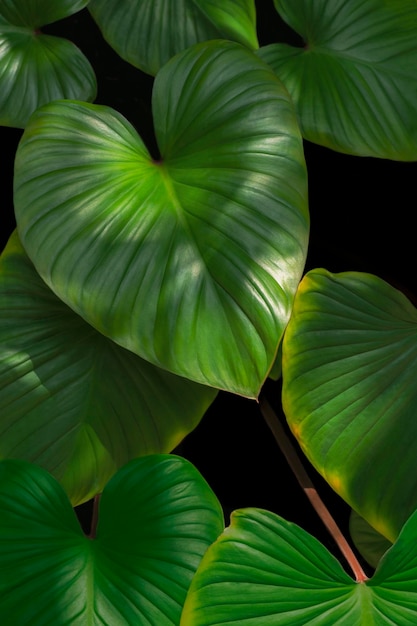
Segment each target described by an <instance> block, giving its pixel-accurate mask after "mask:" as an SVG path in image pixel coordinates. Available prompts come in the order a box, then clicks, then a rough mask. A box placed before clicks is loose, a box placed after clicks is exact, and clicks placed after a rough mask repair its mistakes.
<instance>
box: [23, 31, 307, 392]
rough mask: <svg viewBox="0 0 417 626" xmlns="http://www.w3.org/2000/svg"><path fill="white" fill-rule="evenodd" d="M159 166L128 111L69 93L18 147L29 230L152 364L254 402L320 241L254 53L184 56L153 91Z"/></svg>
mask: <svg viewBox="0 0 417 626" xmlns="http://www.w3.org/2000/svg"><path fill="white" fill-rule="evenodd" d="M153 111H154V120H155V132H156V136H157V140H158V144H159V149H160V151H161V154H162V159H161V161H157V162H155V161H154V160H153V159H152V158H151V157H150V155H149V153H148V151H147V149H146V147H145V146H144V144H143V142H142V141H141V139H140V137H139V136H138V134H137V133H136V131H135V130H134V129H133V128H132V126H131V125H130V124H129V123H128V122H127V121H126V120H125V119H124V118H123V117H122V116H121V115H119V114H117V113H116V112H115V111H114V110H111V109H109V108H107V107H102V106H96V105H89V104H86V103H77V102H57V103H52V104H51V105H48V106H46V107H44V108H42V109H41V110H39V111H37V113H36V114H35V115H34V116H33V118H32V120H31V123H30V125H29V126H28V128H27V129H26V132H25V133H24V135H23V138H22V141H21V143H20V145H19V148H18V152H17V158H16V168H15V209H16V216H17V223H18V229H19V234H20V236H21V238H22V242H23V245H24V246H25V249H26V250H27V252H28V254H29V256H30V257H31V259H32V261H33V262H34V264H35V266H36V268H37V270H38V271H39V273H40V274H41V276H42V277H43V279H44V280H45V281H46V282H47V284H48V285H50V286H51V287H52V289H53V290H54V291H55V292H56V293H57V295H58V296H59V297H60V298H62V299H63V300H64V301H65V302H66V303H67V304H69V305H70V306H71V307H73V308H74V310H75V311H76V312H77V313H79V314H80V315H82V316H83V317H84V318H85V319H86V320H87V321H88V322H89V323H91V324H92V325H93V326H95V327H96V328H97V329H98V330H99V331H100V332H102V333H104V334H105V335H108V336H110V337H112V338H113V339H114V340H115V341H116V342H117V343H119V344H120V345H122V346H124V347H126V348H128V349H129V350H132V351H133V352H136V353H137V354H138V355H140V356H141V357H143V358H144V359H147V360H148V361H150V362H151V363H154V364H155V365H158V366H160V367H163V368H166V369H167V370H169V371H172V372H173V373H176V374H179V375H181V376H184V377H186V378H189V379H191V380H194V381H196V382H199V383H203V384H207V385H211V386H213V387H218V388H222V389H226V390H228V391H231V392H235V393H239V394H242V395H245V396H250V397H255V396H256V395H257V394H258V392H259V389H260V387H261V385H262V383H263V381H264V380H265V378H266V376H267V375H268V372H269V370H270V368H271V367H272V364H273V362H274V360H275V355H276V352H277V348H278V344H279V342H280V339H281V337H282V333H283V330H284V328H285V326H286V323H287V321H288V317H289V315H290V312H291V307H292V301H293V297H294V293H295V291H296V288H297V286H298V282H299V280H300V277H301V274H302V271H303V267H304V261H305V255H306V249H307V242H308V221H309V218H308V210H307V185H306V170H305V162H304V156H303V151H302V142H301V137H300V135H299V131H298V127H297V125H296V121H295V116H294V113H293V109H292V105H291V102H290V100H289V97H288V95H287V93H286V91H285V89H284V88H283V87H282V85H281V83H280V82H279V81H277V79H276V77H275V76H274V74H273V72H272V71H271V70H270V69H269V68H268V67H267V66H266V65H265V64H264V63H263V62H261V61H260V60H259V59H257V58H256V57H255V56H254V55H253V54H252V53H251V52H250V51H248V50H246V49H245V48H243V47H241V46H239V45H238V44H234V43H231V42H210V43H208V44H201V45H197V46H195V47H193V48H190V49H189V50H187V51H186V52H185V53H183V54H182V55H178V56H177V57H175V59H173V60H172V61H171V62H170V63H168V64H167V65H166V66H165V67H164V69H163V70H161V72H160V73H159V74H158V77H157V79H156V83H155V89H154V94H153Z"/></svg>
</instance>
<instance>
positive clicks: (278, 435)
mask: <svg viewBox="0 0 417 626" xmlns="http://www.w3.org/2000/svg"><path fill="white" fill-rule="evenodd" d="M259 405H260V409H261V413H262V415H263V417H264V419H265V421H266V423H267V424H268V426H269V428H270V429H271V431H272V434H273V435H274V438H275V440H276V442H277V444H278V446H279V448H280V449H281V452H282V453H283V455H284V456H285V458H286V460H287V462H288V464H289V466H290V467H291V469H292V471H293V473H294V476H295V477H296V479H297V481H298V482H299V484H300V486H301V488H302V489H303V490H304V493H305V494H306V496H307V498H308V499H309V501H310V503H311V505H312V506H313V508H314V510H315V511H316V513H317V515H318V516H319V517H320V519H321V521H322V522H323V524H324V525H325V526H326V528H327V530H328V531H329V533H330V535H331V536H332V537H333V539H334V541H335V542H336V545H337V546H338V548H339V550H340V552H341V553H342V554H343V556H344V557H345V559H346V561H347V563H348V564H349V567H350V568H351V570H352V572H353V574H354V576H355V580H356V582H358V583H363V582H365V581H366V580H368V577H367V576H366V574H365V572H364V571H363V569H362V567H361V565H360V563H359V561H358V559H357V558H356V556H355V554H354V552H353V550H352V548H351V547H350V545H349V544H348V542H347V541H346V539H345V537H344V535H343V533H342V531H341V530H340V528H339V526H338V525H337V523H336V521H335V520H334V518H333V517H332V515H331V513H330V511H329V510H328V508H327V507H326V505H325V504H324V502H323V500H322V499H321V497H320V496H319V494H318V492H317V489H316V488H315V487H314V485H313V483H312V481H311V479H310V477H309V475H308V474H307V472H306V470H305V469H304V467H303V465H302V463H301V461H300V458H299V456H298V454H297V452H296V451H295V448H294V446H293V444H292V443H291V441H290V439H289V438H288V436H287V434H286V433H285V431H284V429H283V427H282V425H281V423H280V421H279V419H278V416H277V415H276V413H275V411H274V410H273V409H272V407H271V405H270V404H269V402H268V401H267V400H266V399H265V398H261V399H260V401H259Z"/></svg>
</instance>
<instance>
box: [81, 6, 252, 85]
mask: <svg viewBox="0 0 417 626" xmlns="http://www.w3.org/2000/svg"><path fill="white" fill-rule="evenodd" d="M88 8H89V10H90V12H91V14H92V16H93V18H94V19H95V20H96V22H97V24H98V26H99V28H100V30H101V31H102V33H103V36H104V38H105V39H106V40H107V41H108V42H109V44H110V45H111V46H112V47H113V48H114V49H115V50H116V52H117V53H118V54H119V55H120V56H121V57H122V58H123V59H125V60H126V61H129V63H131V64H132V65H134V66H135V67H138V68H140V69H141V70H143V71H145V72H147V73H148V74H152V75H155V74H156V73H157V72H158V70H159V69H160V68H161V67H162V65H164V64H165V63H166V62H167V61H168V60H169V59H170V58H171V57H173V56H174V55H175V54H177V53H178V52H182V51H183V50H185V49H186V48H189V47H190V46H192V45H193V44H195V43H198V42H203V41H206V40H208V39H231V40H233V41H237V42H239V43H241V44H243V45H245V46H248V47H249V48H251V49H256V48H257V47H258V40H257V36H256V12H255V3H254V0H227V2H224V0H175V2H172V0H159V1H158V2H155V0H134V1H133V2H132V1H126V0H91V1H90V4H89V6H88Z"/></svg>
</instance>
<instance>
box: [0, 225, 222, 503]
mask: <svg viewBox="0 0 417 626" xmlns="http://www.w3.org/2000/svg"><path fill="white" fill-rule="evenodd" d="M0 344H1V346H2V351H1V356H0V415H1V418H0V457H3V458H4V457H6V458H10V457H14V458H20V459H25V460H27V461H31V462H36V463H38V464H39V465H41V466H43V467H44V468H45V469H47V470H49V471H50V472H52V474H53V475H54V476H55V477H56V478H58V479H59V480H60V481H61V482H62V483H63V485H64V487H65V488H66V490H67V492H68V494H69V496H70V498H71V500H72V502H73V504H79V503H80V502H82V501H84V500H87V499H89V498H91V497H92V496H93V495H95V494H96V493H98V492H100V491H102V489H103V487H104V485H105V484H106V482H107V480H108V479H109V477H110V476H111V475H112V474H113V473H114V471H115V470H116V469H117V468H119V467H120V466H121V465H123V464H124V463H126V462H127V461H129V460H130V459H132V458H134V457H136V456H139V455H143V454H149V453H152V452H169V451H171V450H172V449H173V448H174V447H175V446H176V445H177V444H178V443H179V442H180V441H181V439H182V438H183V437H184V436H185V435H186V434H187V433H188V432H190V431H191V430H192V429H193V428H194V427H195V426H196V425H197V423H198V422H199V420H200V419H201V417H202V415H203V414H204V412H205V410H206V409H207V407H208V406H209V404H210V403H211V401H212V400H213V399H214V397H215V394H216V392H215V391H214V390H213V389H210V388H208V387H202V386H199V385H196V384H195V383H191V382H189V381H187V380H185V379H183V378H179V377H177V376H173V375H172V374H169V373H168V372H166V371H163V370H160V369H158V368H156V367H155V366H153V365H150V364H149V363H148V362H146V361H144V360H142V359H140V358H139V357H137V356H136V355H134V354H132V353H131V352H128V351H127V350H125V349H123V348H121V347H120V346H118V345H116V344H115V343H113V342H112V341H110V340H109V339H107V338H106V337H104V336H103V335H101V334H100V333H98V332H97V331H96V330H94V329H93V328H92V327H91V326H89V325H88V324H86V322H85V321H84V320H83V319H82V318H80V317H79V316H78V315H76V314H75V313H74V312H73V311H72V310H71V309H70V308H68V307H67V306H66V305H65V304H64V303H62V302H61V301H60V300H58V298H57V297H56V296H55V295H54V294H53V293H52V291H51V290H50V289H49V288H48V287H47V286H46V285H45V284H44V283H43V282H42V280H41V279H40V278H39V276H38V275H37V273H36V271H35V270H34V268H33V266H32V264H31V263H30V261H29V260H28V258H27V256H26V254H25V253H24V251H23V250H22V247H21V245H20V242H19V240H18V238H17V236H16V235H13V236H12V238H11V239H10V241H9V243H8V245H7V247H6V249H5V251H4V252H3V254H2V256H1V258H0Z"/></svg>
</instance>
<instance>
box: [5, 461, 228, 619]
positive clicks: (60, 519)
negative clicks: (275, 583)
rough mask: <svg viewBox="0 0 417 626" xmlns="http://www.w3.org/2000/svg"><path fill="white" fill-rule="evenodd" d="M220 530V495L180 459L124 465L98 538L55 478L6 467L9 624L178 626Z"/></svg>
mask: <svg viewBox="0 0 417 626" xmlns="http://www.w3.org/2000/svg"><path fill="white" fill-rule="evenodd" d="M222 529H223V518H222V512H221V508H220V505H219V503H218V501H217V499H216V498H215V496H214V494H213V492H212V491H211V490H210V488H209V486H208V485H207V483H206V482H205V481H204V479H203V478H202V477H201V476H200V475H199V474H198V472H197V470H196V469H195V468H194V467H193V466H192V465H191V464H190V463H188V462H187V461H185V460H184V459H181V458H180V457H175V456H169V455H151V456H148V457H143V458H141V459H137V460H134V461H131V463H129V464H128V465H127V466H125V467H123V468H122V469H121V470H120V471H119V472H118V473H117V474H116V475H115V476H114V477H113V479H112V480H111V481H110V482H109V484H108V485H107V486H106V487H105V489H104V492H103V495H102V497H101V501H100V517H99V523H98V527H97V533H96V537H95V539H93V540H91V539H89V538H87V537H86V536H84V535H83V533H82V531H81V528H80V526H79V525H78V522H77V519H76V517H75V514H74V511H73V510H72V508H71V505H70V503H69V501H68V499H67V498H66V496H65V494H64V492H63V491H62V489H61V487H60V486H59V484H58V483H57V482H56V481H55V480H54V479H53V478H52V477H51V476H50V475H49V474H47V472H45V471H44V470H42V469H41V468H39V467H37V466H35V465H30V464H28V463H25V462H23V461H2V462H1V463H0V571H1V572H2V575H1V576H0V620H1V623H2V624H10V626H12V625H13V626H28V625H29V624H30V626H46V625H48V626H49V625H51V626H52V624H53V625H54V626H98V624H101V625H104V624H106V625H108V626H110V625H111V626H119V625H120V626H122V625H123V626H124V625H129V626H134V625H136V624H138V625H140V624H146V625H147V626H148V625H149V626H178V623H179V619H180V614H181V610H182V606H183V603H184V599H185V596H186V593H187V589H188V587H189V584H190V582H191V579H192V577H193V574H194V572H195V570H196V568H197V566H198V564H199V562H200V560H201V557H202V555H203V554H204V552H205V551H206V549H207V547H208V546H209V545H210V544H211V543H212V542H213V541H214V540H215V539H216V537H217V536H218V535H219V534H220V532H221V531H222Z"/></svg>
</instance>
